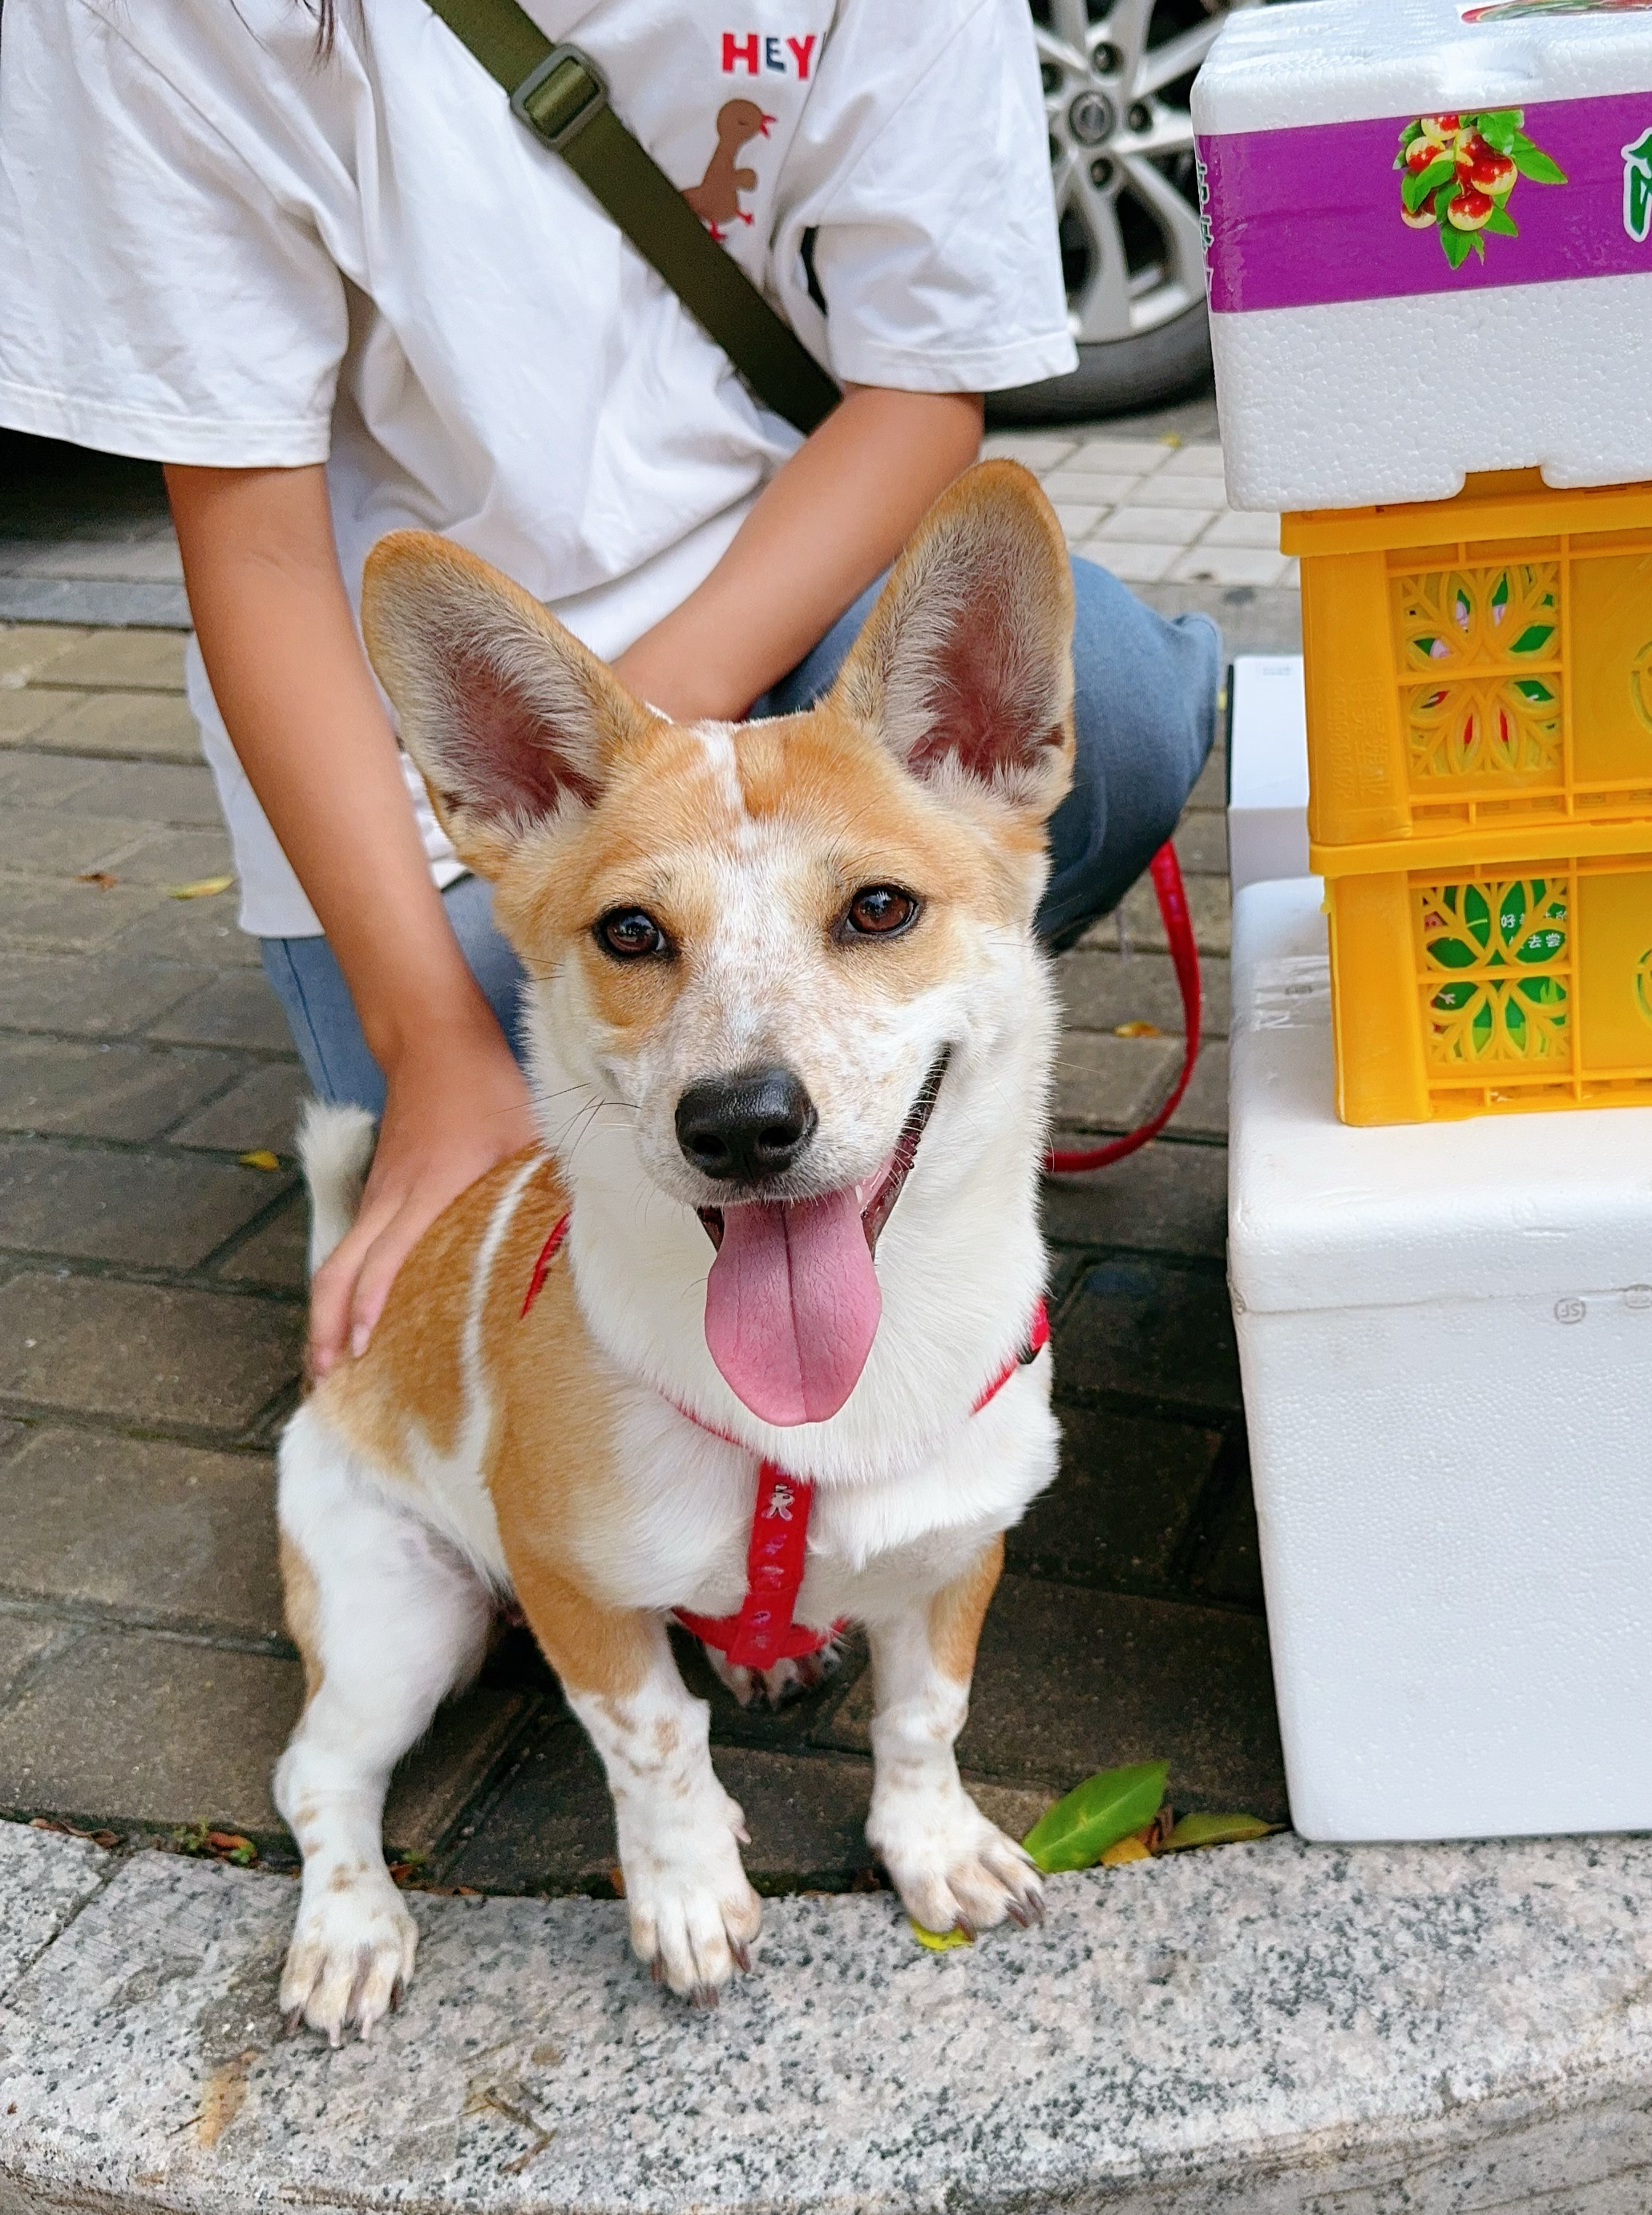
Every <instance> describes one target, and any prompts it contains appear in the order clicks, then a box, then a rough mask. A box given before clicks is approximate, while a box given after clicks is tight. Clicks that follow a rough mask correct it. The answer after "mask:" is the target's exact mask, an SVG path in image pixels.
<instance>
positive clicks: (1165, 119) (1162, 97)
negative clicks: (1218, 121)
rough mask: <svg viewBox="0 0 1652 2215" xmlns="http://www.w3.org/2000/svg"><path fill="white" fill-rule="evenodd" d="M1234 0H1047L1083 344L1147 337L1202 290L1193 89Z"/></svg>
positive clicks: (1046, 34)
mask: <svg viewBox="0 0 1652 2215" xmlns="http://www.w3.org/2000/svg"><path fill="white" fill-rule="evenodd" d="M1232 4H1233V5H1234V6H1245V5H1251V4H1255V0H1232ZM1227 12H1228V8H1227V4H1224V0H1113V4H1112V6H1111V9H1108V11H1107V13H1106V14H1105V15H1104V16H1103V17H1102V18H1101V19H1100V20H1099V21H1093V22H1092V21H1091V20H1090V7H1089V5H1088V4H1086V0H1043V4H1042V5H1037V6H1036V10H1035V22H1034V35H1035V37H1036V39H1037V47H1038V61H1039V66H1040V69H1041V71H1042V73H1043V87H1044V112H1045V115H1046V118H1047V120H1048V125H1049V153H1050V169H1051V177H1052V181H1053V183H1054V187H1055V211H1056V217H1057V220H1058V221H1059V223H1060V224H1061V229H1062V267H1063V272H1064V274H1065V276H1066V279H1067V286H1068V325H1069V328H1071V330H1072V333H1073V335H1074V338H1075V339H1076V340H1077V341H1079V343H1080V345H1104V344H1108V343H1111V342H1112V341H1117V340H1119V339H1128V338H1139V337H1141V335H1142V334H1145V333H1147V332H1148V331H1153V330H1156V329H1158V328H1159V327H1160V326H1161V325H1162V324H1165V323H1168V322H1172V321H1173V320H1174V319H1175V318H1176V317H1177V316H1180V315H1184V314H1185V313H1186V311H1187V310H1189V309H1190V308H1191V307H1194V306H1196V304H1198V303H1199V302H1201V301H1202V299H1203V298H1204V239H1203V234H1202V229H1201V225H1200V221H1199V211H1198V205H1197V188H1196V180H1195V169H1194V158H1193V118H1192V115H1191V114H1190V110H1189V107H1188V104H1187V94H1188V89H1189V87H1190V83H1191V80H1192V77H1193V75H1194V73H1195V71H1196V70H1197V69H1198V67H1199V64H1201V63H1202V61H1203V59H1204V58H1205V56H1206V54H1207V53H1208V52H1209V51H1210V48H1211V46H1212V45H1213V44H1214V43H1215V37H1216V34H1217V32H1218V31H1219V30H1220V29H1221V26H1222V22H1223V21H1224V19H1225V18H1226V16H1227Z"/></svg>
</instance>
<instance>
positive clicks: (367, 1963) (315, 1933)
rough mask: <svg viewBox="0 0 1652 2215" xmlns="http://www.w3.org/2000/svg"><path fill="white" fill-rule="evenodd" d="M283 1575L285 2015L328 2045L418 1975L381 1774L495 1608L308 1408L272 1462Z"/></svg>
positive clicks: (280, 1771) (470, 1574)
mask: <svg viewBox="0 0 1652 2215" xmlns="http://www.w3.org/2000/svg"><path fill="white" fill-rule="evenodd" d="M280 1470H281V1476H280V1521H281V1568H282V1580H283V1583H284V1585H285V1594H286V1610H287V1621H288V1624H289V1627H290V1629H291V1632H292V1635H293V1637H294V1639H295V1640H296V1641H297V1646H298V1648H299V1651H300V1653H301V1654H302V1655H303V1664H304V1679H305V1688H306V1697H305V1702H304V1711H303V1715H302V1716H301V1717H300V1718H299V1721H298V1727H297V1729H296V1730H295V1731H294V1733H293V1734H292V1738H291V1742H290V1743H289V1745H288V1746H287V1750H286V1752H285V1753H284V1754H283V1755H282V1757H281V1758H280V1761H279V1762H278V1764H277V1765H276V1771H275V1800H276V1805H277V1806H278V1807H279V1808H280V1810H281V1813H282V1814H283V1815H284V1816H285V1819H286V1821H287V1825H288V1827H289V1828H290V1829H291V1832H292V1834H293V1836H294V1838H296V1839H297V1842H298V1846H299V1850H300V1851H301V1852H302V1853H303V1857H304V1875H303V1891H302V1894H301V1897H300V1901H299V1908H298V1921H297V1928H296V1930H294V1932H293V1937H292V1944H291V1948H290V1949H289V1951H288V1954H287V1960H286V1967H285V1970H284V1971H283V1973H282V1978H281V2005H282V2008H283V2010H284V2011H285V2014H286V2015H287V2016H288V2019H289V2021H290V2022H292V2023H293V2024H294V2025H296V2024H297V2022H298V2021H299V2020H300V2019H301V2018H302V2020H303V2021H304V2022H308V2023H309V2024H310V2025H311V2026H312V2027H313V2028H315V2029H316V2030H320V2031H324V2032H325V2033H326V2034H327V2038H328V2039H329V2040H330V2041H331V2042H332V2044H333V2045H334V2046H337V2045H338V2044H339V2042H340V2040H341V2038H342V2037H343V2034H344V2032H345V2030H346V2028H347V2027H348V2025H349V2024H351V2023H352V2022H353V2023H354V2024H355V2025H356V2026H357V2028H358V2030H359V2032H360V2034H361V2035H362V2037H363V2038H365V2037H366V2036H367V2034H368V2033H369V2032H370V2030H371V2028H372V2027H373V2025H374V2023H375V2022H377V2021H378V2019H379V2017H380V2016H382V2014H383V2013H384V2011H385V2009H387V2008H389V2007H390V2006H391V2005H393V2004H394V2002H395V1997H397V1995H398V1992H399V1990H400V1987H401V1985H405V1983H406V1982H407V1979H408V1977H409V1976H410V1975H411V1974H412V1972H413V1949H414V1947H415V1946H416V1944H417V1943H418V1933H417V1930H415V1928H414V1924H413V1917H411V1915H409V1914H408V1912H407V1906H406V1905H405V1903H404V1902H403V1900H402V1899H401V1896H400V1895H399V1893H397V1891H396V1889H395V1885H394V1884H393V1883H392V1882H391V1881H390V1876H389V1871H388V1870H387V1869H386V1868H385V1866H384V1853H383V1845H382V1837H381V1829H380V1825H381V1822H382V1816H383V1811H384V1794H385V1789H386V1787H387V1786H388V1784H389V1779H390V1772H391V1770H393V1769H394V1768H395V1764H396V1763H397V1762H398V1761H399V1760H400V1759H401V1756H402V1755H403V1754H404V1753H405V1752H407V1748H408V1747H409V1746H412V1745H413V1741H414V1740H415V1739H418V1738H419V1737H420V1736H421V1735H422V1734H423V1733H424V1731H425V1728H426V1727H427V1726H428V1724H429V1722H430V1720H431V1716H432V1715H434V1713H435V1712H436V1709H437V1705H438V1703H440V1702H441V1701H442V1699H443V1698H444V1697H445V1696H446V1694H447V1693H448V1692H450V1690H453V1689H454V1687H455V1686H456V1685H457V1684H461V1683H462V1682H463V1681H465V1680H466V1679H467V1678H468V1677H470V1676H471V1675H472V1674H474V1671H475V1669H476V1667H477V1666H478V1665H479V1663H480V1660H481V1656H482V1653H483V1650H484V1647H485V1645H486V1638H487V1632H488V1627H489V1624H490V1623H491V1621H492V1617H493V1603H492V1599H491V1598H490V1595H489V1593H488V1592H487V1590H486V1586H484V1585H483V1583H482V1582H481V1580H480V1578H479V1577H478V1576H477V1575H476V1574H475V1573H474V1570H473V1569H472V1568H470V1567H469V1566H468V1563H466V1562H464V1561H462V1559H461V1558H460V1556H459V1555H458V1554H457V1553H456V1551H455V1550H454V1549H453V1548H452V1547H451V1546H450V1545H449V1544H448V1543H447V1542H446V1540H444V1538H442V1537H439V1536H438V1535H437V1533H436V1532H435V1531H432V1530H431V1528H430V1527H429V1525H427V1524H425V1522H423V1521H422V1520H421V1519H419V1516H418V1515H417V1514H416V1513H415V1512H413V1509H412V1508H411V1506H402V1505H401V1504H400V1503H399V1502H397V1501H396V1500H395V1499H394V1497H393V1496H391V1495H390V1494H388V1493H387V1492H386V1491H384V1490H383V1489H382V1488H380V1487H379V1486H378V1485H377V1484H376V1483H375V1482H374V1481H373V1480H372V1478H371V1477H370V1476H368V1475H366V1474H365V1473H364V1472H363V1471H362V1470H361V1469H360V1468H359V1467H358V1465H357V1464H356V1463H354V1462H353V1461H352V1457H351V1455H350V1452H349V1451H348V1449H347V1447H346V1446H345V1445H343V1443H342V1442H341V1441H340V1439H338V1437H337V1436H336V1434H335V1433H333V1431H332V1429H331V1427H329V1426H328V1425H327V1422H326V1421H325V1420H323V1418H321V1416H320V1415H319V1414H317V1413H316V1412H315V1408H313V1407H309V1408H303V1409H301V1410H300V1411H299V1413H298V1414H297V1415H296V1416H295V1417H294V1419H293V1420H292V1421H291V1424H290V1425H289V1426H288V1427H287V1433H286V1436H285V1438H284V1439H283V1440H282V1444H281V1462H280Z"/></svg>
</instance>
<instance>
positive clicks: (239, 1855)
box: [172, 1822, 258, 1868]
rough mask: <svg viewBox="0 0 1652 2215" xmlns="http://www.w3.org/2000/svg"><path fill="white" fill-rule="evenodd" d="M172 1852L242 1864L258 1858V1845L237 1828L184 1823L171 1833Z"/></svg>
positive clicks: (206, 1859)
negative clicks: (228, 1829)
mask: <svg viewBox="0 0 1652 2215" xmlns="http://www.w3.org/2000/svg"><path fill="white" fill-rule="evenodd" d="M172 1850H173V1851H174V1853H179V1854H193V1855H194V1856H196V1857H197V1858H198V1859H199V1860H202V1861H209V1862H234V1863H235V1865H236V1868H247V1867H248V1864H249V1863H250V1862H255V1861H256V1860H257V1859H258V1848H257V1847H256V1846H255V1845H254V1844H253V1842H252V1840H251V1839H250V1838H245V1837H243V1836H242V1833H241V1832H239V1831H215V1830H213V1829H211V1827H210V1825H207V1824H206V1823H205V1822H201V1823H185V1824H183V1825H180V1827H179V1828H178V1829H177V1830H175V1831H174V1832H173V1834H172Z"/></svg>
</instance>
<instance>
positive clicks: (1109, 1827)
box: [1021, 1761, 1170, 1876]
mask: <svg viewBox="0 0 1652 2215" xmlns="http://www.w3.org/2000/svg"><path fill="white" fill-rule="evenodd" d="M1169 1771H1170V1764H1169V1763H1168V1762H1164V1761H1141V1762H1138V1763H1137V1764H1135V1767H1134V1768H1131V1769H1104V1770H1100V1771H1099V1773H1098V1775H1096V1776H1086V1779H1085V1781H1084V1782H1083V1783H1082V1784H1080V1785H1078V1786H1076V1787H1075V1788H1074V1790H1073V1791H1071V1792H1069V1793H1068V1795H1067V1797H1066V1799H1065V1800H1058V1801H1056V1802H1055V1806H1054V1807H1047V1808H1046V1809H1045V1810H1044V1812H1043V1814H1042V1815H1041V1816H1040V1817H1039V1818H1038V1819H1037V1822H1036V1823H1035V1824H1034V1825H1033V1826H1032V1828H1031V1830H1030V1831H1029V1832H1027V1834H1026V1836H1025V1838H1023V1839H1022V1841H1021V1843H1022V1844H1023V1845H1024V1846H1025V1848H1026V1850H1027V1851H1028V1852H1029V1853H1030V1854H1031V1856H1032V1858H1033V1861H1034V1862H1035V1863H1036V1864H1037V1867H1038V1868H1041V1869H1043V1872H1044V1874H1046V1876H1048V1875H1051V1874H1054V1873H1055V1871H1056V1870H1058V1869H1080V1868H1091V1867H1092V1865H1093V1864H1094V1863H1095V1862H1098V1861H1099V1860H1100V1858H1101V1856H1103V1854H1104V1853H1105V1852H1106V1850H1107V1849H1108V1847H1109V1846H1111V1845H1116V1844H1117V1843H1118V1841H1119V1839H1121V1838H1124V1837H1126V1836H1127V1835H1128V1834H1129V1832H1131V1831H1139V1830H1141V1827H1142V1825H1144V1824H1147V1823H1151V1822H1152V1820H1153V1817H1154V1816H1155V1815H1156V1814H1157V1813H1158V1812H1159V1801H1161V1800H1162V1799H1163V1798H1164V1796H1165V1779H1166V1776H1167V1775H1168V1774H1169Z"/></svg>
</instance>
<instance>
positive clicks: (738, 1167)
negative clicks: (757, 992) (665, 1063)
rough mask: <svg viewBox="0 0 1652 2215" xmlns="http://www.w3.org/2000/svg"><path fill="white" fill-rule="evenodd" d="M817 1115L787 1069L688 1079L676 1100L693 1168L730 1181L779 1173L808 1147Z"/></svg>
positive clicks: (681, 1141)
mask: <svg viewBox="0 0 1652 2215" xmlns="http://www.w3.org/2000/svg"><path fill="white" fill-rule="evenodd" d="M819 1120H820V1118H819V1116H818V1115H817V1114H816V1113H815V1103H814V1101H812V1100H811V1098H810V1097H809V1095H808V1092H807V1090H806V1089H805V1087H804V1083H803V1081H802V1079H801V1078H800V1077H794V1076H793V1075H792V1071H790V1070H789V1069H779V1068H774V1069H737V1070H735V1071H733V1072H732V1073H731V1075H730V1076H727V1077H706V1078H704V1079H702V1081H701V1083H698V1084H691V1085H690V1086H689V1087H688V1090H687V1091H686V1092H685V1093H684V1094H683V1095H682V1099H681V1100H679V1101H677V1103H676V1136H677V1144H678V1145H680V1146H681V1147H682V1150H683V1153H684V1154H685V1155H686V1156H687V1157H688V1160H689V1162H690V1163H692V1164H693V1165H694V1168H695V1169H702V1170H703V1171H704V1172H705V1174H706V1175H707V1176H710V1177H726V1178H727V1179H728V1180H729V1181H730V1182H731V1183H733V1182H740V1183H744V1184H753V1183H756V1181H757V1180H758V1179H759V1178H761V1177H768V1176H778V1175H780V1171H781V1170H782V1169H790V1168H791V1167H792V1164H793V1163H794V1162H796V1161H797V1160H798V1158H799V1157H801V1156H802V1155H803V1153H804V1152H805V1150H806V1149H807V1147H808V1144H809V1142H810V1140H811V1138H813V1137H814V1135H815V1126H816V1125H817V1123H818V1122H819Z"/></svg>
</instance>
